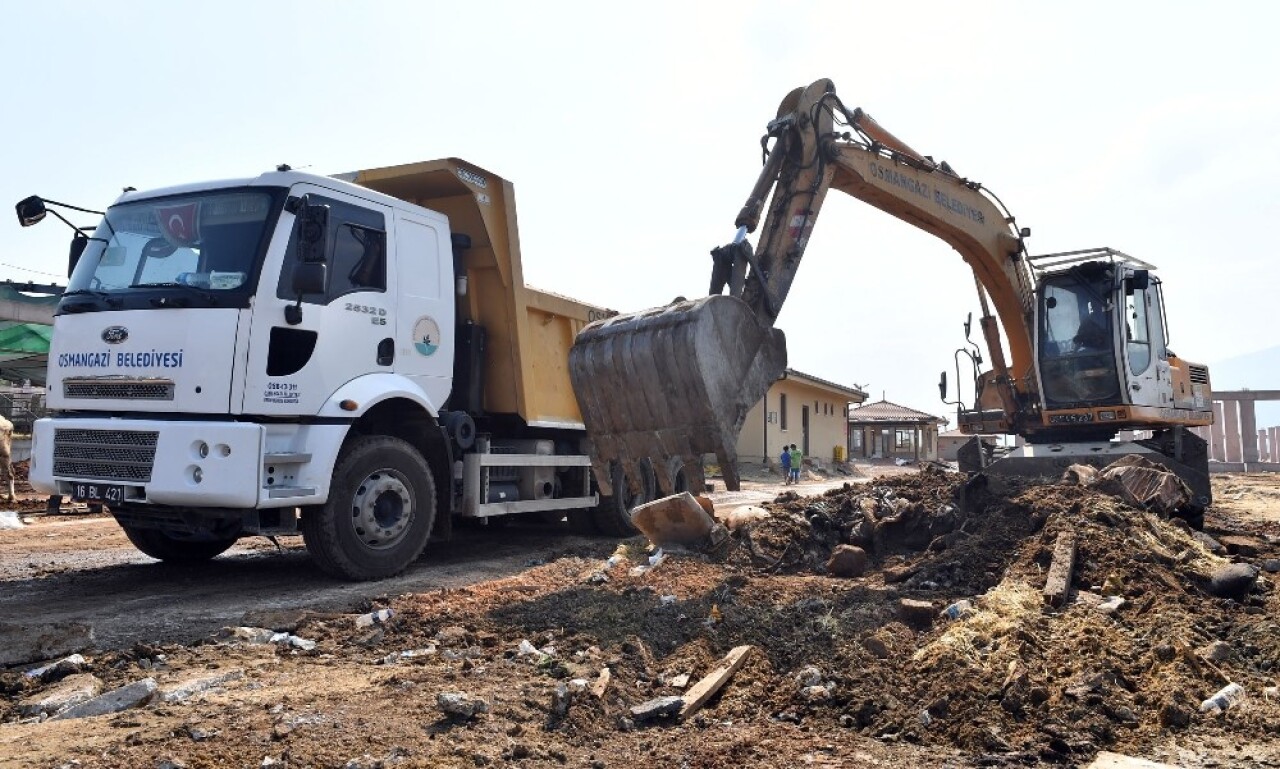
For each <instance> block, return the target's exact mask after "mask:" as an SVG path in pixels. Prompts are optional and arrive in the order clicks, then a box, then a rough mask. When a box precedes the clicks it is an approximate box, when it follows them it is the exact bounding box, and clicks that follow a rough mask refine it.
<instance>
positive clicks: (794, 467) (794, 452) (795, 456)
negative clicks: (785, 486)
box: [791, 443, 804, 483]
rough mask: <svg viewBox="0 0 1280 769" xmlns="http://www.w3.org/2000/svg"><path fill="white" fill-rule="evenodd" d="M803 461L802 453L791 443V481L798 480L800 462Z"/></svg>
mask: <svg viewBox="0 0 1280 769" xmlns="http://www.w3.org/2000/svg"><path fill="white" fill-rule="evenodd" d="M802 462H804V454H801V453H800V449H798V448H796V445H795V444H794V443H793V444H791V482H792V483H799V482H800V463H802Z"/></svg>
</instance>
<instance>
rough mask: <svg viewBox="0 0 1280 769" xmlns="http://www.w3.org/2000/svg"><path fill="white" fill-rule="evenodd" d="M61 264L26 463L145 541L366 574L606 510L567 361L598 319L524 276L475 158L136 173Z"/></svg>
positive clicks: (29, 202)
mask: <svg viewBox="0 0 1280 769" xmlns="http://www.w3.org/2000/svg"><path fill="white" fill-rule="evenodd" d="M63 205H64V204H57V203H55V202H53V201H48V200H44V199H41V198H38V197H32V198H28V199H26V200H24V201H22V202H21V203H19V204H18V207H17V208H18V215H19V219H20V221H21V222H22V223H23V224H24V225H29V224H33V223H35V222H36V221H39V220H40V219H42V218H43V217H44V216H45V214H46V213H49V212H50V211H52V208H51V207H53V206H63ZM79 210H82V211H83V210H85V209H79ZM54 213H55V215H56V216H58V217H59V218H63V217H61V215H59V214H57V213H56V211H54ZM94 213H96V212H94ZM64 221H65V219H64ZM70 276H71V277H70V281H69V285H68V287H67V291H66V292H65V293H64V294H63V296H62V299H61V301H60V304H59V305H58V310H57V316H56V321H55V325H54V335H53V343H52V348H51V350H50V355H49V377H48V386H49V393H48V403H49V406H50V407H51V408H52V409H55V414H56V415H55V416H52V417H50V418H47V419H41V420H39V421H38V422H36V425H35V429H34V445H33V450H32V460H31V470H30V477H31V483H32V485H33V486H34V487H35V488H36V489H38V490H39V491H41V492H44V493H48V494H57V495H64V496H69V497H71V498H73V499H76V500H85V501H89V502H95V503H102V504H105V505H106V506H107V508H108V509H109V510H110V511H111V513H112V514H113V515H114V516H115V518H116V519H117V520H118V521H119V523H120V525H121V526H122V527H123V528H124V531H125V533H126V534H127V535H128V537H129V539H130V540H131V541H132V542H133V543H134V544H135V545H136V546H137V547H138V548H139V549H140V550H142V551H143V552H144V553H147V554H148V555H151V556H153V557H156V558H160V559H164V560H173V561H190V560H203V559H208V558H212V557H214V556H216V555H218V554H219V553H221V552H223V551H224V550H226V549H227V548H228V547H230V546H231V544H232V543H234V542H235V541H236V540H237V539H238V538H239V537H242V536H247V535H254V534H265V535H287V534H301V535H302V537H303V538H304V540H305V542H306V546H307V549H308V550H309V551H310V553H311V554H312V556H313V558H314V559H315V561H316V563H318V564H319V566H320V567H321V568H322V569H324V570H325V571H327V572H329V573H332V574H335V575H339V576H342V577H346V578H351V579H375V578H380V577H385V576H388V575H391V574H395V573H396V572H399V571H401V570H402V569H404V568H405V567H406V566H407V565H408V564H410V563H411V562H412V561H413V560H414V559H416V558H417V557H418V556H419V554H420V553H421V552H422V551H423V549H424V547H425V546H426V544H427V542H428V539H431V538H437V539H443V538H447V537H448V536H449V533H450V530H451V525H452V521H453V519H454V518H455V517H469V518H490V517H494V516H504V515H511V514H529V513H532V514H538V515H542V516H547V517H552V518H558V517H563V516H564V515H565V514H566V513H569V514H571V515H572V517H573V518H574V520H575V521H577V522H578V523H580V524H582V523H585V525H587V526H593V527H596V528H603V529H605V530H610V529H615V530H616V529H617V528H618V527H619V526H624V525H625V522H626V518H625V515H620V514H619V510H618V509H617V508H618V507H619V504H620V503H614V502H613V501H612V500H611V499H606V500H605V501H604V503H605V504H603V505H599V506H598V503H600V499H599V497H598V495H597V494H596V492H595V485H594V484H593V482H592V477H591V469H590V461H589V458H588V455H587V451H586V446H585V445H584V442H585V438H586V436H585V433H584V432H583V424H582V416H581V414H580V411H579V408H578V404H577V402H576V400H575V398H574V393H573V390H572V388H571V386H570V381H569V374H568V368H567V365H568V350H569V347H570V345H571V344H572V343H573V340H574V337H575V335H576V334H577V332H578V331H579V330H580V329H581V328H582V327H583V326H585V325H586V324H587V323H588V322H590V321H593V320H597V319H600V318H602V317H608V316H609V315H611V314H613V313H612V312H611V311H609V310H606V309H603V308H599V307H593V306H590V305H587V304H583V303H581V302H577V301H574V300H571V299H567V298H565V297H562V296H558V295H556V294H552V293H547V292H543V291H538V290H534V289H531V288H529V287H527V286H525V285H524V277H523V273H522V269H521V262H520V247H519V240H518V235H517V230H516V212H515V199H514V192H513V188H512V185H511V184H510V183H509V182H507V181H505V180H503V179H502V178H500V177H498V176H496V175H494V174H492V173H490V172H488V171H485V170H483V169H481V168H479V167H477V166H475V165H471V164H468V163H465V162H463V161H460V160H457V159H453V158H450V159H444V160H435V161H428V162H423V163H415V164H410V165H404V166H396V167H391V168H378V169H371V170H365V171H359V172H356V173H352V174H344V175H340V176H337V177H325V176H317V175H312V174H305V173H299V172H296V171H293V170H290V169H289V168H288V167H286V166H281V167H280V168H278V169H277V170H276V171H274V172H271V173H265V174H262V175H261V176H258V177H256V178H248V179H236V180H229V181H217V182H207V183H199V184H186V185H183V186H179V187H171V188H166V189H157V190H150V191H146V192H138V191H132V190H130V191H127V192H126V193H125V194H123V195H122V196H121V197H120V198H119V199H118V200H117V201H116V202H115V203H114V204H113V205H112V206H111V207H110V208H109V209H108V210H107V211H106V212H105V215H104V216H103V218H102V221H101V223H100V224H99V225H98V226H97V228H96V229H95V230H93V231H92V234H91V235H89V228H83V229H80V230H78V231H77V233H76V236H75V237H74V238H73V241H72V249H71V265H70ZM622 496H623V497H626V499H625V500H623V501H625V502H626V503H629V504H634V503H636V502H637V501H638V500H637V499H636V498H635V495H634V494H633V495H627V494H625V493H624V494H623V495H622ZM622 512H625V510H623V511H622Z"/></svg>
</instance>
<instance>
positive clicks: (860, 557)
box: [827, 545, 867, 577]
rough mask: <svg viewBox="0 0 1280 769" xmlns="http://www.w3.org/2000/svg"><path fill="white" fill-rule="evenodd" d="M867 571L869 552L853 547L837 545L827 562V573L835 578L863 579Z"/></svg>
mask: <svg viewBox="0 0 1280 769" xmlns="http://www.w3.org/2000/svg"><path fill="white" fill-rule="evenodd" d="M866 570H867V552H866V551H865V550H863V549H862V548H860V547H854V546H853V545H837V546H836V549H835V550H834V551H832V553H831V558H830V559H828V560H827V573H828V574H830V575H831V576H833V577H861V576H862V575H863V574H864V573H865V572H866Z"/></svg>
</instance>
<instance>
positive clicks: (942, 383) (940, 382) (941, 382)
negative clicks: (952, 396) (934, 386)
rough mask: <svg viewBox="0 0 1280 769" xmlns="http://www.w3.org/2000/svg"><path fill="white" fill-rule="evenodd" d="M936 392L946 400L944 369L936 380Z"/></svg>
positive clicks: (945, 374) (945, 373) (945, 375)
mask: <svg viewBox="0 0 1280 769" xmlns="http://www.w3.org/2000/svg"><path fill="white" fill-rule="evenodd" d="M938 392H939V393H940V394H941V395H942V400H943V402H944V403H945V402H946V400H947V372H945V371H943V372H942V378H941V379H939V380H938Z"/></svg>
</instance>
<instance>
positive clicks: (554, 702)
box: [551, 681, 586, 718]
mask: <svg viewBox="0 0 1280 769" xmlns="http://www.w3.org/2000/svg"><path fill="white" fill-rule="evenodd" d="M583 683H584V685H585V683H586V682H585V681H584V682H583ZM572 699H573V696H572V695H571V694H570V693H569V687H567V686H565V685H564V684H556V688H555V689H553V690H551V714H552V715H553V716H556V717H558V718H563V717H564V716H565V715H566V714H567V713H568V712H569V705H570V703H571V701H572Z"/></svg>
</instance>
